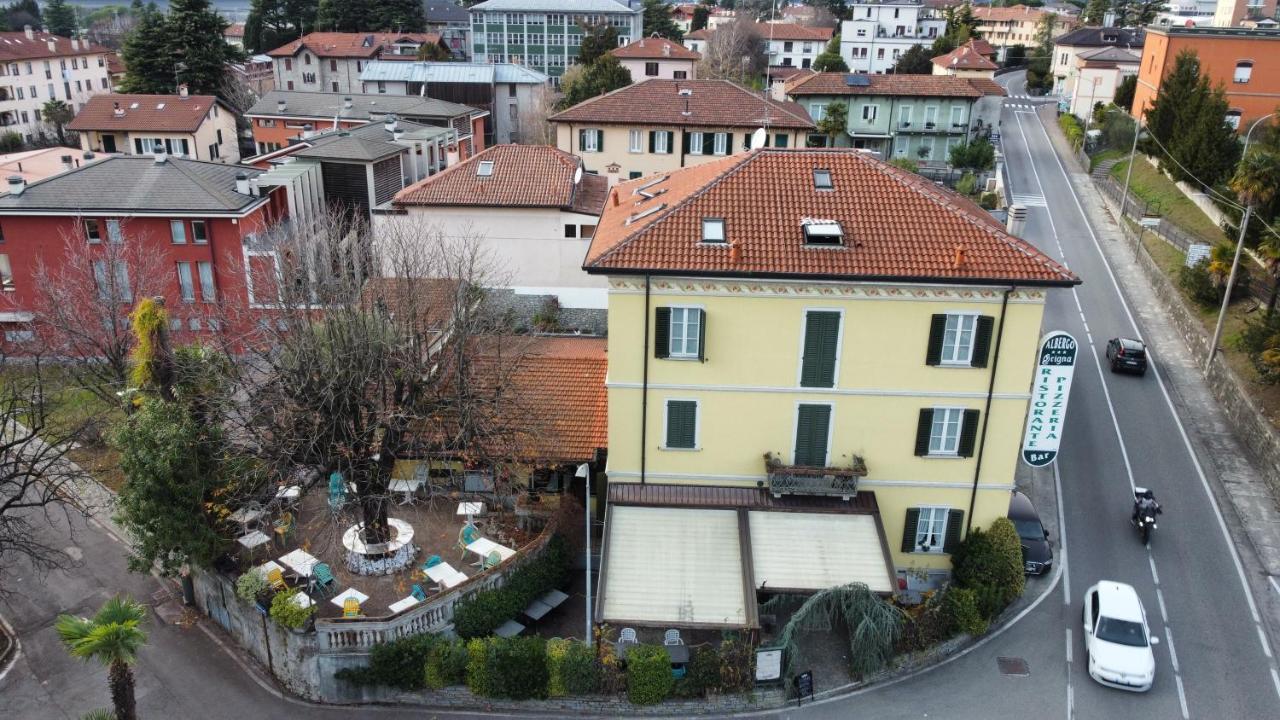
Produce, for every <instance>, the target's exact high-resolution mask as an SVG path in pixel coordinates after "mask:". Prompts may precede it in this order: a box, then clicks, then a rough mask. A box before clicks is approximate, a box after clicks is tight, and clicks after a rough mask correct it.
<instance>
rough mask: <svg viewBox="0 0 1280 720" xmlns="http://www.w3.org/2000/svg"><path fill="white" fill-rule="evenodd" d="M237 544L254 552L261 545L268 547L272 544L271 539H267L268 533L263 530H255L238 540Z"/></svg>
mask: <svg viewBox="0 0 1280 720" xmlns="http://www.w3.org/2000/svg"><path fill="white" fill-rule="evenodd" d="M236 542H238V543H240V544H241V545H243V546H244V547H245V549H247V550H252V549H254V548H256V547H258V546H260V545H266V544H267V543H269V542H271V538H269V537H267V535H266V533H264V532H262V531H261V530H254V531H253V532H251V533H247V534H245V535H241V536H240V537H238V538H236Z"/></svg>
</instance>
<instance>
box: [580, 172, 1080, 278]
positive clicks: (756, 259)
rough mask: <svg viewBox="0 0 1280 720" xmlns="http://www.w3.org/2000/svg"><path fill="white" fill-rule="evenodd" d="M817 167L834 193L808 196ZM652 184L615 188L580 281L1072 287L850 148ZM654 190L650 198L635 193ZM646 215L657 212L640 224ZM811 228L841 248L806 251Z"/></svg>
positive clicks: (905, 176)
mask: <svg viewBox="0 0 1280 720" xmlns="http://www.w3.org/2000/svg"><path fill="white" fill-rule="evenodd" d="M817 168H824V169H827V170H829V171H830V172H831V178H832V181H833V183H834V188H835V189H834V190H818V189H815V188H814V180H813V171H814V169H817ZM654 180H655V178H653V177H649V178H641V179H638V180H631V181H628V182H625V183H621V184H619V185H618V186H617V187H615V188H614V189H613V191H612V193H611V194H610V198H609V200H608V201H607V202H606V203H605V210H604V214H603V215H601V217H600V222H599V224H598V226H597V228H596V233H595V236H594V237H593V238H592V241H591V247H590V249H589V250H588V251H587V258H586V262H585V265H584V269H585V270H586V271H587V272H589V273H596V274H611V273H617V274H638V273H657V274H667V275H698V276H718V277H743V278H767V277H777V278H787V277H790V278H823V279H839V280H873V281H896V282H919V281H931V282H952V283H973V284H977V283H993V282H998V283H1015V282H1016V283H1019V284H1038V285H1056V286H1065V285H1072V284H1077V283H1078V282H1079V280H1078V278H1076V276H1075V275H1073V274H1072V273H1071V271H1069V270H1067V269H1066V268H1064V267H1062V266H1061V265H1059V264H1058V263H1056V262H1055V261H1053V260H1052V259H1050V258H1049V257H1048V256H1047V255H1045V254H1044V253H1042V252H1040V251H1039V250H1037V249H1036V248H1035V247H1034V246H1032V245H1031V244H1030V243H1028V242H1026V241H1024V240H1020V239H1018V238H1015V237H1012V236H1010V235H1009V234H1008V233H1007V232H1005V229H1004V226H1002V225H1001V224H1000V223H999V222H997V221H996V220H995V219H994V218H992V217H991V215H989V214H988V213H987V212H985V211H984V210H982V209H981V208H979V207H978V206H977V205H975V204H974V203H973V202H971V201H969V200H968V199H966V198H964V197H962V196H960V195H957V194H956V193H954V192H951V191H949V190H945V189H942V188H939V187H937V186H936V185H934V184H933V183H932V182H931V181H929V180H927V179H925V178H923V177H921V176H919V175H916V174H915V173H912V172H909V171H906V170H902V169H900V168H897V167H895V166H893V165H890V164H888V163H885V162H881V161H879V160H876V159H874V158H872V157H870V156H869V155H867V154H865V153H862V152H858V151H856V150H853V149H787V150H783V149H759V150H751V151H748V152H745V153H740V154H738V155H734V156H730V157H727V158H724V159H723V160H719V161H714V162H709V163H704V164H702V165H696V166H694V167H691V168H683V169H681V170H676V171H674V172H672V173H670V174H668V175H666V176H665V179H663V180H660V181H659V182H657V183H654ZM650 183H653V184H651V185H649V187H647V188H645V190H646V194H647V195H649V196H651V197H646V196H645V195H640V194H638V193H637V192H636V191H637V190H638V189H639V188H641V187H642V186H645V185H646V184H650ZM664 189H665V192H661V191H662V190H664ZM615 203H616V204H615ZM650 208H659V209H657V210H656V211H654V212H652V213H651V214H647V215H641V213H643V212H644V211H645V210H647V209H650ZM705 217H716V218H723V219H724V221H725V235H726V237H727V239H728V241H729V242H730V243H735V244H736V245H737V250H731V247H730V245H729V244H704V243H701V242H700V238H701V232H702V231H701V223H702V218H705ZM808 219H822V220H834V221H837V222H839V223H840V225H841V227H842V229H843V234H844V244H843V245H842V246H840V247H811V246H806V245H805V243H804V236H803V230H802V227H803V226H802V223H804V222H805V221H806V220H808Z"/></svg>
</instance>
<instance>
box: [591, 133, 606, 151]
mask: <svg viewBox="0 0 1280 720" xmlns="http://www.w3.org/2000/svg"><path fill="white" fill-rule="evenodd" d="M592 132H594V133H595V134H596V151H597V152H604V131H603V130H594V131H592Z"/></svg>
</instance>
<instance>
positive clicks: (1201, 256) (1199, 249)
mask: <svg viewBox="0 0 1280 720" xmlns="http://www.w3.org/2000/svg"><path fill="white" fill-rule="evenodd" d="M1209 250H1210V248H1209V246H1208V245H1206V244H1205V243H1191V247H1189V248H1187V267H1195V266H1196V265H1198V264H1199V263H1200V261H1201V260H1208V259H1209Z"/></svg>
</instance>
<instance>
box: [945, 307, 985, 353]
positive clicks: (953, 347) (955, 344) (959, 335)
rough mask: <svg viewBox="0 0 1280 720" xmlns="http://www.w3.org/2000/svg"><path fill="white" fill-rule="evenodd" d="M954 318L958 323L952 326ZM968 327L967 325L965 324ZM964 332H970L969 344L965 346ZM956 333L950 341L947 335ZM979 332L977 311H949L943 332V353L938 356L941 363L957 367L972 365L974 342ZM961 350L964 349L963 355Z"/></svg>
mask: <svg viewBox="0 0 1280 720" xmlns="http://www.w3.org/2000/svg"><path fill="white" fill-rule="evenodd" d="M952 320H955V322H956V325H955V326H954V327H953V326H952V324H951V323H952ZM966 324H967V325H968V327H965V325H966ZM964 333H968V337H969V344H968V346H964V345H963V344H962V342H961V341H962V339H963V337H964ZM952 334H954V337H953V339H952V340H951V341H950V342H948V339H947V336H948V335H952ZM977 334H978V313H976V312H953V313H947V323H946V329H945V330H944V331H943V334H942V353H941V355H940V356H939V358H938V364H939V365H952V366H956V367H971V364H972V362H973V344H974V340H975V339H976V338H977ZM960 350H964V353H963V355H961V353H960Z"/></svg>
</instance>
